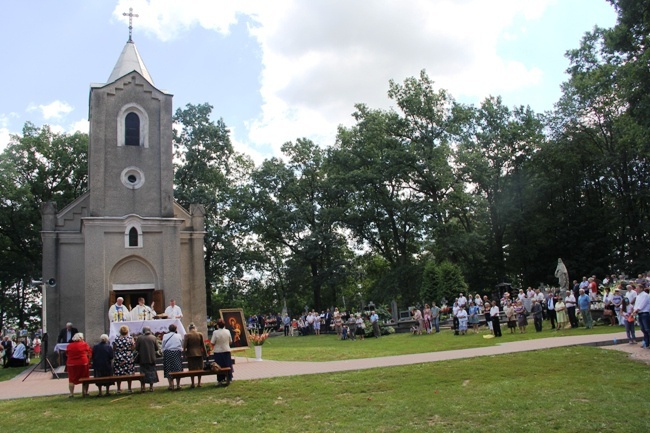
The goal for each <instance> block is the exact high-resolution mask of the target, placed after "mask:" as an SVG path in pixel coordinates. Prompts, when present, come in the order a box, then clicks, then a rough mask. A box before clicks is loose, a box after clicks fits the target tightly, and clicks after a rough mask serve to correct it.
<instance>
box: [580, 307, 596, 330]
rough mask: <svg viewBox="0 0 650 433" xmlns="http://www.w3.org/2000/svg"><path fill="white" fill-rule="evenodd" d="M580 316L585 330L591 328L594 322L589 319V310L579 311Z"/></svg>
mask: <svg viewBox="0 0 650 433" xmlns="http://www.w3.org/2000/svg"><path fill="white" fill-rule="evenodd" d="M580 314H582V321H583V322H585V328H587V329H591V328H593V327H594V322H593V320H592V319H591V310H589V308H586V309H584V310H580Z"/></svg>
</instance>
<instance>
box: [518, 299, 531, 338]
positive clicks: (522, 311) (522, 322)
mask: <svg viewBox="0 0 650 433" xmlns="http://www.w3.org/2000/svg"><path fill="white" fill-rule="evenodd" d="M515 315H516V316H517V326H519V333H520V334H523V333H525V332H526V326H528V317H526V307H524V303H523V302H522V301H520V300H517V304H516V305H515Z"/></svg>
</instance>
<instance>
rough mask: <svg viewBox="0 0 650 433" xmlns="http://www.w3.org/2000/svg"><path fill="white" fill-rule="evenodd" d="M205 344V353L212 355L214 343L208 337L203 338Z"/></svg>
mask: <svg viewBox="0 0 650 433" xmlns="http://www.w3.org/2000/svg"><path fill="white" fill-rule="evenodd" d="M203 346H205V353H206V354H207V355H208V356H210V355H212V350H213V349H214V346H213V345H212V342H211V341H210V340H208V339H205V340H203Z"/></svg>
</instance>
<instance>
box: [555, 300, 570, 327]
mask: <svg viewBox="0 0 650 433" xmlns="http://www.w3.org/2000/svg"><path fill="white" fill-rule="evenodd" d="M555 314H556V316H557V329H558V331H561V330H563V329H564V328H565V327H566V324H567V322H568V321H569V316H568V315H567V313H566V305H565V303H564V301H563V300H562V296H560V295H558V297H557V302H556V303H555Z"/></svg>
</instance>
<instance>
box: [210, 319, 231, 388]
mask: <svg viewBox="0 0 650 433" xmlns="http://www.w3.org/2000/svg"><path fill="white" fill-rule="evenodd" d="M211 342H212V345H213V346H214V351H213V353H214V354H213V355H212V356H213V359H214V362H215V363H216V364H217V365H218V366H219V367H221V368H230V371H229V372H228V374H225V375H224V374H219V375H217V382H218V383H219V384H220V385H229V384H230V382H231V381H232V377H233V373H234V371H233V365H232V356H231V354H230V343H232V336H231V335H230V331H228V330H227V329H226V323H225V322H224V321H223V320H222V319H219V320H218V321H217V329H216V330H215V331H214V332H213V333H212V340H211Z"/></svg>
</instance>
